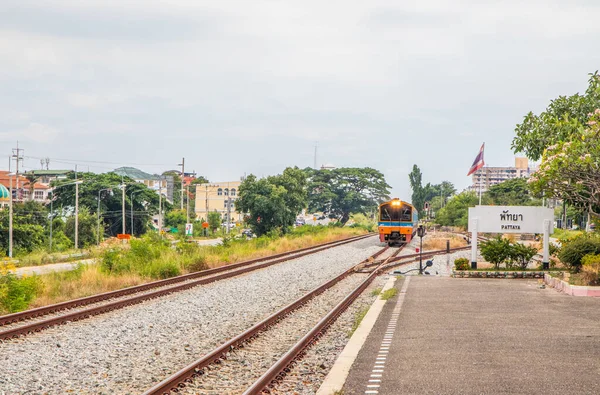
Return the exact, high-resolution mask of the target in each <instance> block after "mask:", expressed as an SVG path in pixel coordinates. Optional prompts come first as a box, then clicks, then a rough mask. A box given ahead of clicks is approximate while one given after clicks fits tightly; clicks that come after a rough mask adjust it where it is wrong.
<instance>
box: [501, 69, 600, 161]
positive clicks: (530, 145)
mask: <svg viewBox="0 0 600 395" xmlns="http://www.w3.org/2000/svg"><path fill="white" fill-rule="evenodd" d="M598 108H600V75H598V72H597V71H596V72H595V73H593V74H590V78H589V84H588V88H587V90H586V91H585V94H583V95H580V94H579V93H577V94H575V95H572V96H559V97H558V98H557V99H554V100H552V101H551V102H550V105H549V106H548V108H546V110H545V111H544V112H542V113H541V114H539V115H535V114H533V112H529V113H528V114H527V115H526V116H525V118H524V119H523V122H522V123H520V124H519V125H517V127H516V129H515V133H516V136H515V138H514V139H513V141H512V149H513V150H514V152H515V153H518V152H523V153H525V154H526V155H527V157H528V158H530V159H533V160H539V159H540V158H541V157H542V155H543V153H544V150H545V149H546V148H547V147H549V146H552V145H554V144H557V143H560V142H564V141H569V140H573V139H576V138H579V137H580V135H581V133H582V132H583V131H584V129H585V126H586V125H587V122H588V121H589V118H590V114H592V113H593V112H594V110H596V109H598Z"/></svg>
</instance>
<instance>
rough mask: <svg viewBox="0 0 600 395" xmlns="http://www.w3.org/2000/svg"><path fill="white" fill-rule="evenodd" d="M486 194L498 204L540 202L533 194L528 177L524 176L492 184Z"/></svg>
mask: <svg viewBox="0 0 600 395" xmlns="http://www.w3.org/2000/svg"><path fill="white" fill-rule="evenodd" d="M486 194H487V195H488V196H489V198H490V199H491V201H492V202H493V204H495V205H498V206H531V205H537V204H539V203H540V202H539V200H537V199H534V198H533V197H532V196H531V194H530V191H529V187H528V186H527V179H526V178H522V177H519V178H512V179H509V180H506V181H504V182H501V183H500V184H496V185H492V186H491V187H490V189H489V190H488V191H487V192H486Z"/></svg>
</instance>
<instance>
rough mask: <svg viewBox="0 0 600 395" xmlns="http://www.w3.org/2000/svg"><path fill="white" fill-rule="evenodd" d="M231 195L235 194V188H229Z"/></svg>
mask: <svg viewBox="0 0 600 395" xmlns="http://www.w3.org/2000/svg"><path fill="white" fill-rule="evenodd" d="M231 196H235V188H231Z"/></svg>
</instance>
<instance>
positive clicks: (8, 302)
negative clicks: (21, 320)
mask: <svg viewBox="0 0 600 395" xmlns="http://www.w3.org/2000/svg"><path fill="white" fill-rule="evenodd" d="M41 289H42V281H41V280H40V278H39V277H38V276H32V277H22V278H19V277H17V276H16V275H15V274H14V273H12V272H8V273H6V274H2V275H0V305H1V306H2V308H3V310H5V311H6V312H8V313H16V312H18V311H22V310H25V309H27V307H29V304H30V303H31V301H32V300H33V299H34V298H35V296H36V295H37V294H38V293H39V292H40V291H41Z"/></svg>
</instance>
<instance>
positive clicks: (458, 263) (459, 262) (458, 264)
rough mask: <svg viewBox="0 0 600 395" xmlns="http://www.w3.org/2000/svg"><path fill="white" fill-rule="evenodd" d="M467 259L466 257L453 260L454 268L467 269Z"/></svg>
mask: <svg viewBox="0 0 600 395" xmlns="http://www.w3.org/2000/svg"><path fill="white" fill-rule="evenodd" d="M469 268H470V266H469V260H468V259H467V258H458V259H455V260H454V269H455V270H469Z"/></svg>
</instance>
